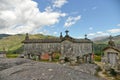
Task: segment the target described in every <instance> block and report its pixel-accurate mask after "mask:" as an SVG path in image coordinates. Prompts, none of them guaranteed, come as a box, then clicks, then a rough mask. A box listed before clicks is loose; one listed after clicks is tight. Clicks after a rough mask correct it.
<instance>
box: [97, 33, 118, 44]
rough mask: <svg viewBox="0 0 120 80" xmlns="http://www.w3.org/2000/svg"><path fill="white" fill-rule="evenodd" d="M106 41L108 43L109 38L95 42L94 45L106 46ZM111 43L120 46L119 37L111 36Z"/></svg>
mask: <svg viewBox="0 0 120 80" xmlns="http://www.w3.org/2000/svg"><path fill="white" fill-rule="evenodd" d="M108 41H109V38H106V39H102V40H99V41H95V43H96V44H108ZM113 41H114V42H115V43H116V44H120V35H117V36H113Z"/></svg>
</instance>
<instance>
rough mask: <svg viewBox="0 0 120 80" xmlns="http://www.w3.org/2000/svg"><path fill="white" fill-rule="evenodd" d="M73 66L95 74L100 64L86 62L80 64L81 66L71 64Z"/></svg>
mask: <svg viewBox="0 0 120 80" xmlns="http://www.w3.org/2000/svg"><path fill="white" fill-rule="evenodd" d="M71 68H73V69H75V70H78V71H82V72H85V73H89V74H92V75H95V74H96V73H97V71H96V69H97V68H98V66H97V65H95V64H89V63H86V64H80V65H79V66H71Z"/></svg>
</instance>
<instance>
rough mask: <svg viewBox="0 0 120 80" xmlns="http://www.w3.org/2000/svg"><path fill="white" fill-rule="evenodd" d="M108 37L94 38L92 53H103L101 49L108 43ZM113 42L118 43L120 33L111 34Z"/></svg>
mask: <svg viewBox="0 0 120 80" xmlns="http://www.w3.org/2000/svg"><path fill="white" fill-rule="evenodd" d="M108 41H109V37H106V38H104V39H103V38H101V39H99V40H94V53H95V54H97V55H102V54H103V49H104V48H105V47H106V46H107V45H108ZM113 41H114V42H115V44H120V35H117V36H113Z"/></svg>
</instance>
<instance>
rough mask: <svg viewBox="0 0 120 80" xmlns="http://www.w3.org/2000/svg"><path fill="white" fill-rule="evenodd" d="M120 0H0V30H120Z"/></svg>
mask: <svg viewBox="0 0 120 80" xmlns="http://www.w3.org/2000/svg"><path fill="white" fill-rule="evenodd" d="M119 4H120V0H0V34H2V33H6V34H21V33H31V34H36V33H42V34H46V35H48V34H49V35H55V36H59V33H60V32H63V34H64V31H65V30H66V29H67V30H69V31H70V33H69V34H70V35H71V36H73V37H77V38H81V37H84V34H87V35H88V37H89V38H93V37H96V36H108V35H119V34H120V5H119Z"/></svg>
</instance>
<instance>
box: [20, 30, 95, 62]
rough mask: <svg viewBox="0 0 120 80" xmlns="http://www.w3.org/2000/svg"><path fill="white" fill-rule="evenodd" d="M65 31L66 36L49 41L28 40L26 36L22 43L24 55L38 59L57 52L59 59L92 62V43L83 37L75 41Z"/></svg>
mask: <svg viewBox="0 0 120 80" xmlns="http://www.w3.org/2000/svg"><path fill="white" fill-rule="evenodd" d="M68 32H69V31H68V30H66V31H65V33H66V35H65V36H63V35H62V33H60V37H58V38H51V39H30V38H29V35H28V34H26V37H25V40H24V41H22V43H24V46H23V47H24V54H25V55H26V56H27V58H32V56H34V55H36V56H37V57H38V59H40V56H42V55H44V54H45V53H48V54H49V56H51V55H52V53H54V52H59V53H60V54H61V58H62V59H63V58H64V59H65V58H69V59H71V60H72V59H79V58H82V59H83V60H84V61H85V62H91V61H92V53H93V42H92V41H91V40H90V39H88V38H87V35H85V38H84V39H75V38H73V37H71V36H69V34H68Z"/></svg>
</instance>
